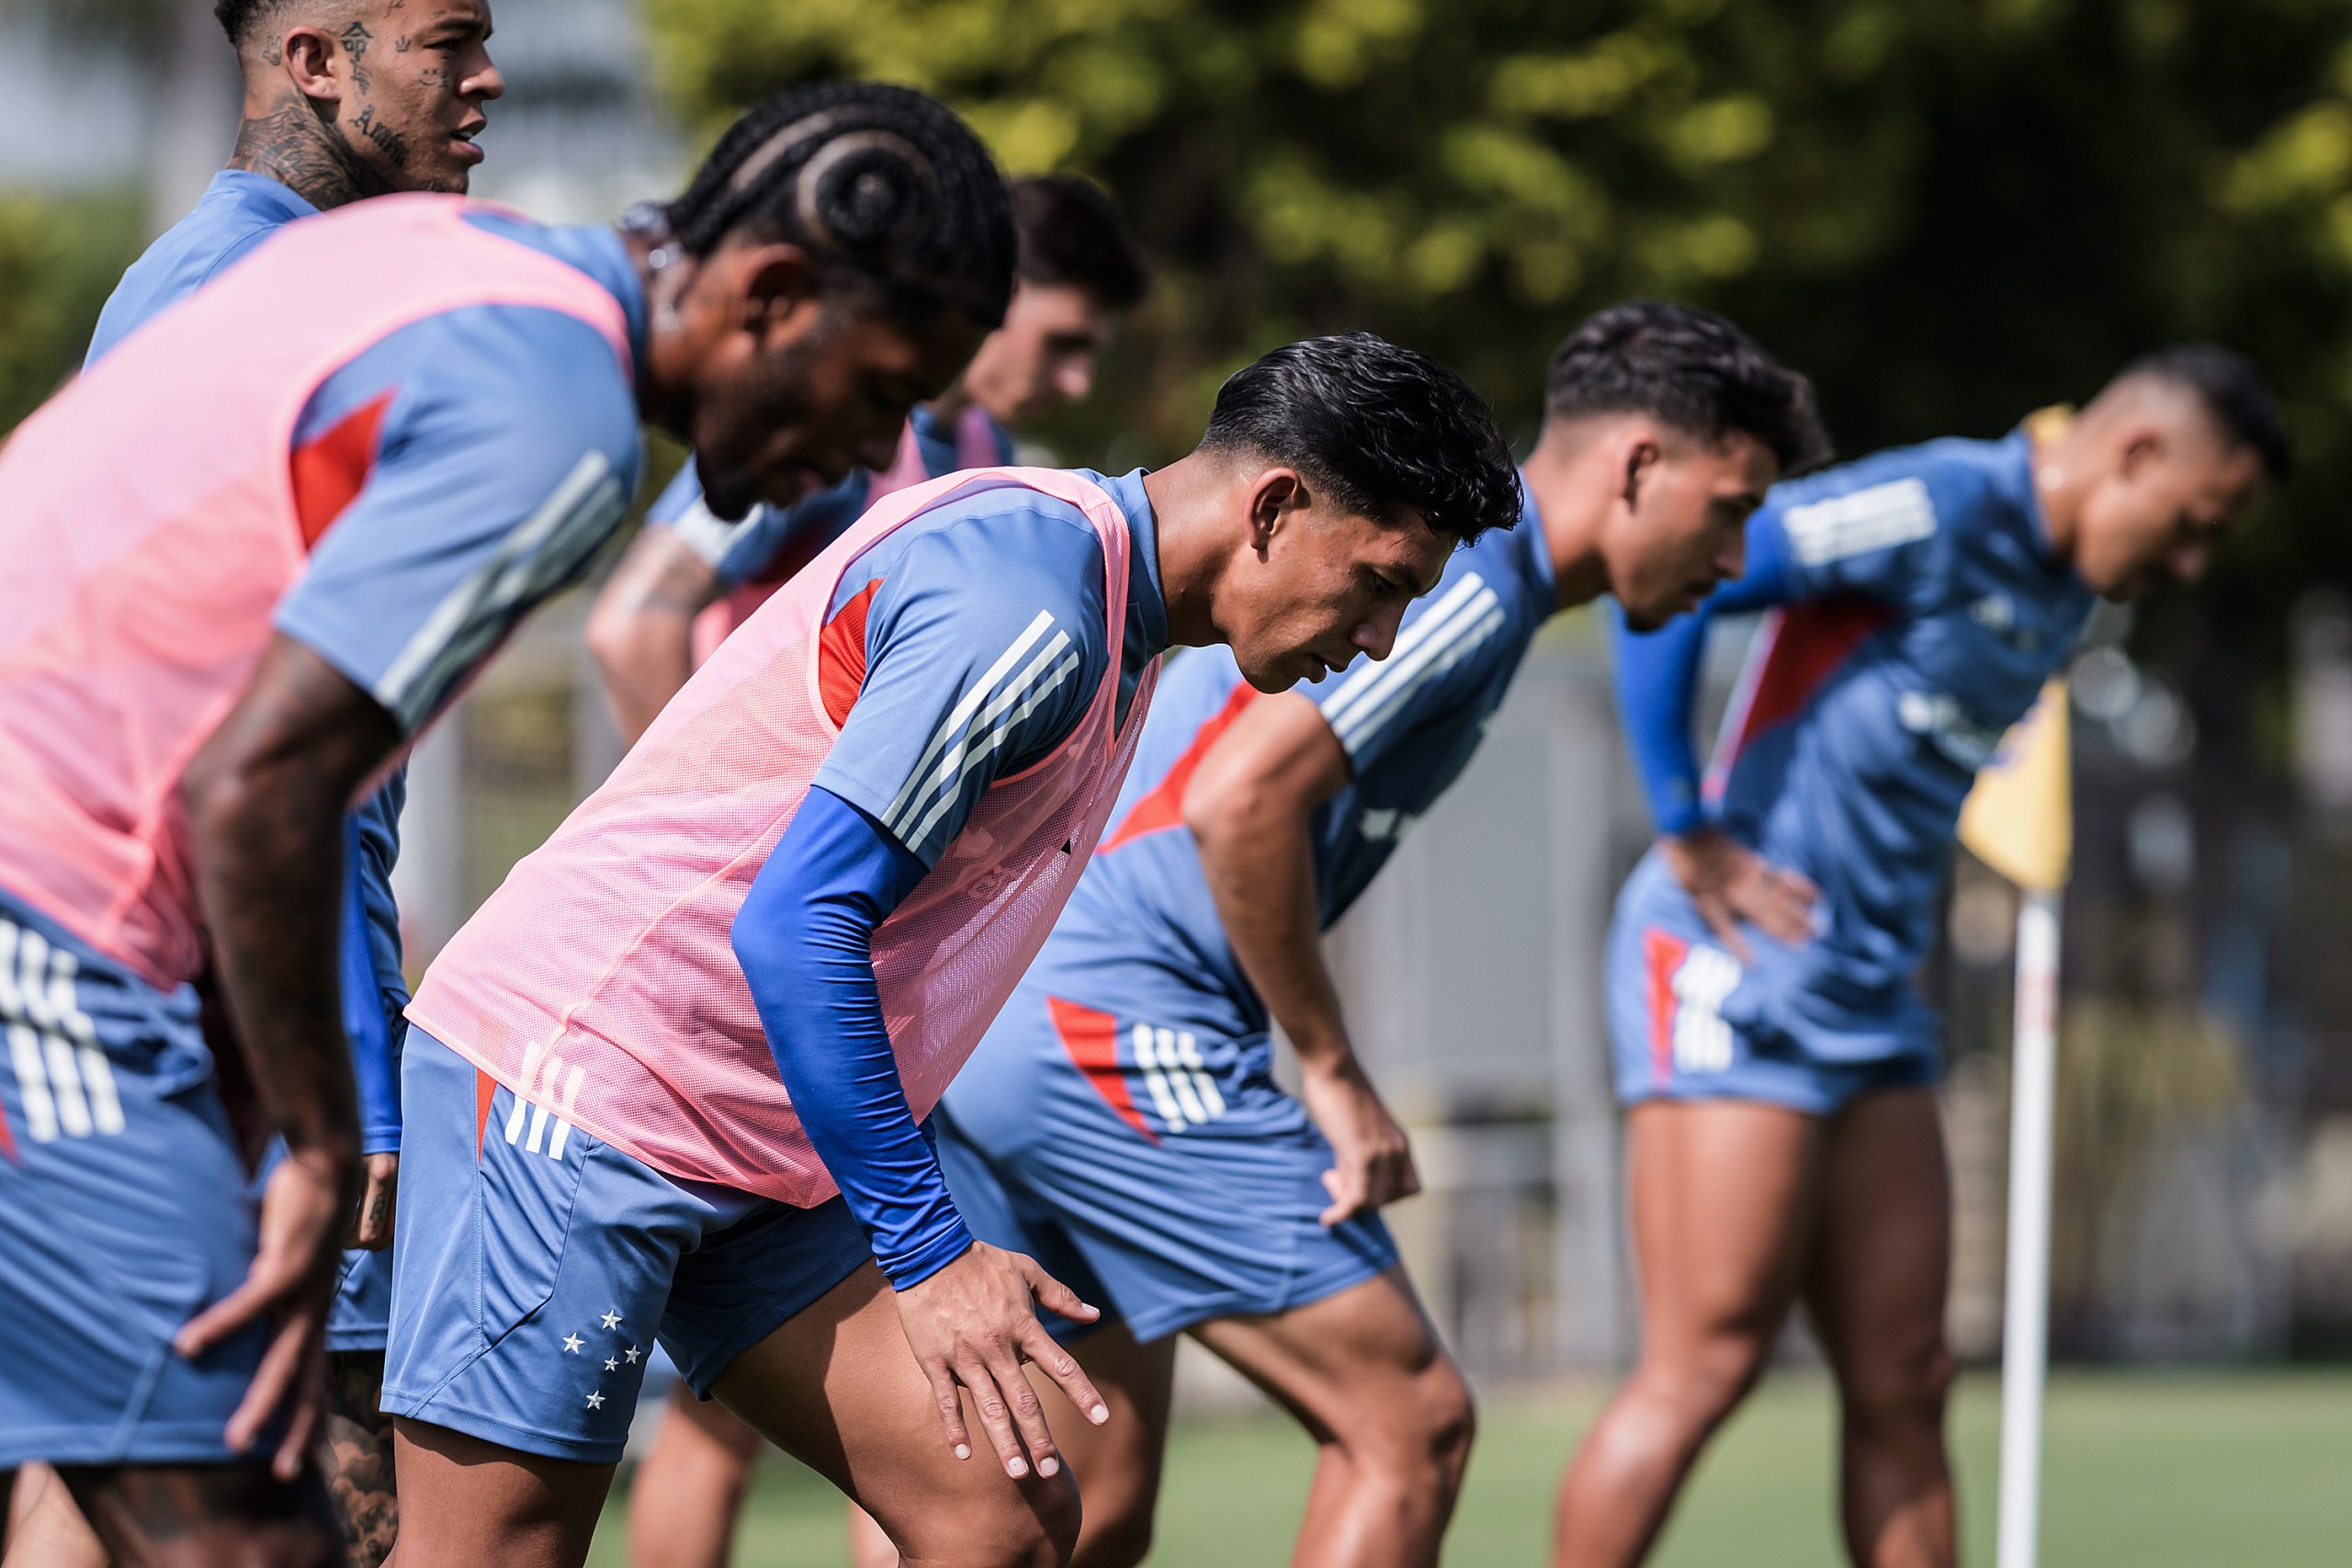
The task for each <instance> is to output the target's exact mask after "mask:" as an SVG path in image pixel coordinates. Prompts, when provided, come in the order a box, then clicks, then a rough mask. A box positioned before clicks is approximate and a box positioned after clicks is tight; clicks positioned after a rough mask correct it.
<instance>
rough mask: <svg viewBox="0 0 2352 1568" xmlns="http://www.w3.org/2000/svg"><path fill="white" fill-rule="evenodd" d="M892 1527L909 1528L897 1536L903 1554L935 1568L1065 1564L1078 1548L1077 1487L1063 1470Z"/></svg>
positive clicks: (1054, 1567) (1061, 1567)
mask: <svg viewBox="0 0 2352 1568" xmlns="http://www.w3.org/2000/svg"><path fill="white" fill-rule="evenodd" d="M970 1462H972V1463H974V1464H979V1463H984V1462H986V1459H985V1456H984V1455H975V1456H974V1457H973V1459H972V1461H970ZM898 1528H899V1529H909V1530H910V1531H911V1534H910V1536H909V1537H905V1538H901V1539H902V1540H903V1541H904V1549H905V1551H906V1554H907V1555H908V1556H910V1557H912V1558H914V1559H915V1560H917V1561H918V1562H924V1563H927V1564H928V1563H937V1564H940V1565H941V1568H1067V1565H1068V1564H1069V1561H1070V1559H1071V1558H1072V1557H1073V1556H1074V1555H1075V1554H1076V1552H1077V1551H1078V1530H1079V1498H1078V1487H1077V1485H1076V1483H1074V1482H1073V1481H1072V1480H1071V1478H1070V1473H1069V1471H1068V1470H1067V1469H1065V1470H1063V1471H1062V1472H1061V1473H1060V1474H1058V1475H1057V1476H1055V1477H1054V1478H1053V1479H1052V1480H1050V1481H1029V1482H1025V1483H1023V1484H1022V1485H1021V1486H1020V1487H1019V1488H1018V1490H1013V1489H1010V1488H1006V1489H997V1488H991V1489H990V1490H989V1495H988V1499H987V1501H986V1502H985V1503H977V1502H975V1501H974V1500H969V1499H966V1500H959V1501H957V1502H956V1504H955V1505H954V1506H950V1507H944V1508H942V1507H932V1508H926V1509H924V1510H922V1512H920V1513H918V1514H915V1515H912V1516H910V1517H907V1518H905V1519H903V1520H902V1521H901V1522H900V1525H899V1527H898Z"/></svg>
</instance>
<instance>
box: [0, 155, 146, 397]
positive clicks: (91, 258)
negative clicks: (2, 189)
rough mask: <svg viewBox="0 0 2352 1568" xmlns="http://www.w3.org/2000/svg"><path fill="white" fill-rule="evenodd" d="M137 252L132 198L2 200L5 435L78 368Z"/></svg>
mask: <svg viewBox="0 0 2352 1568" xmlns="http://www.w3.org/2000/svg"><path fill="white" fill-rule="evenodd" d="M137 254H139V204H138V202H137V200H136V199H135V198H132V197H96V198H94V197H75V198H66V197H40V196H24V195H16V196H0V431H7V430H12V429H14V428H15V427H16V424H17V421H18V420H20V419H22V418H24V417H25V415H27V414H28V413H30V412H32V411H33V410H34V409H36V408H38V407H40V403H41V401H42V400H44V399H46V398H47V397H48V396H49V395H50V393H51V392H53V391H55V390H56V389H57V386H58V383H59V382H61V381H62V380H63V379H64V378H65V377H66V376H67V375H69V374H70V373H71V372H72V371H73V370H74V368H75V367H77V366H79V365H80V364H81V362H82V353H83V351H84V350H85V349H86V348H87V347H89V344H90V328H91V327H92V326H93V325H95V324H96V321H97V319H98V309H99V307H100V306H102V305H104V304H105V303H106V299H107V295H108V294H109V293H111V292H112V291H113V289H114V285H115V280H116V279H117V278H119V277H120V276H122V269H123V268H124V267H126V266H128V265H130V259H131V258H132V257H133V256H135V255H137Z"/></svg>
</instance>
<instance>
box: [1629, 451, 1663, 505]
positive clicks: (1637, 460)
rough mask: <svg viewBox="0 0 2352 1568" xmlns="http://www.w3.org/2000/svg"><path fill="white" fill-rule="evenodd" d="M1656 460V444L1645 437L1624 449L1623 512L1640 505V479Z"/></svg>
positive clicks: (1653, 465) (1652, 466)
mask: <svg viewBox="0 0 2352 1568" xmlns="http://www.w3.org/2000/svg"><path fill="white" fill-rule="evenodd" d="M1657 459H1658V450H1657V442H1655V441H1652V440H1649V439H1647V438H1646V437H1645V438H1644V439H1642V440H1640V441H1636V442H1634V444H1633V445H1632V446H1628V447H1626V448H1625V490H1624V495H1623V500H1624V502H1625V510H1626V511H1628V512H1631V511H1633V510H1634V508H1636V507H1637V506H1639V505H1640V504H1641V493H1642V479H1643V478H1644V477H1645V475H1646V474H1647V473H1648V471H1649V470H1650V469H1651V468H1654V467H1655V466H1656V465H1657Z"/></svg>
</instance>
